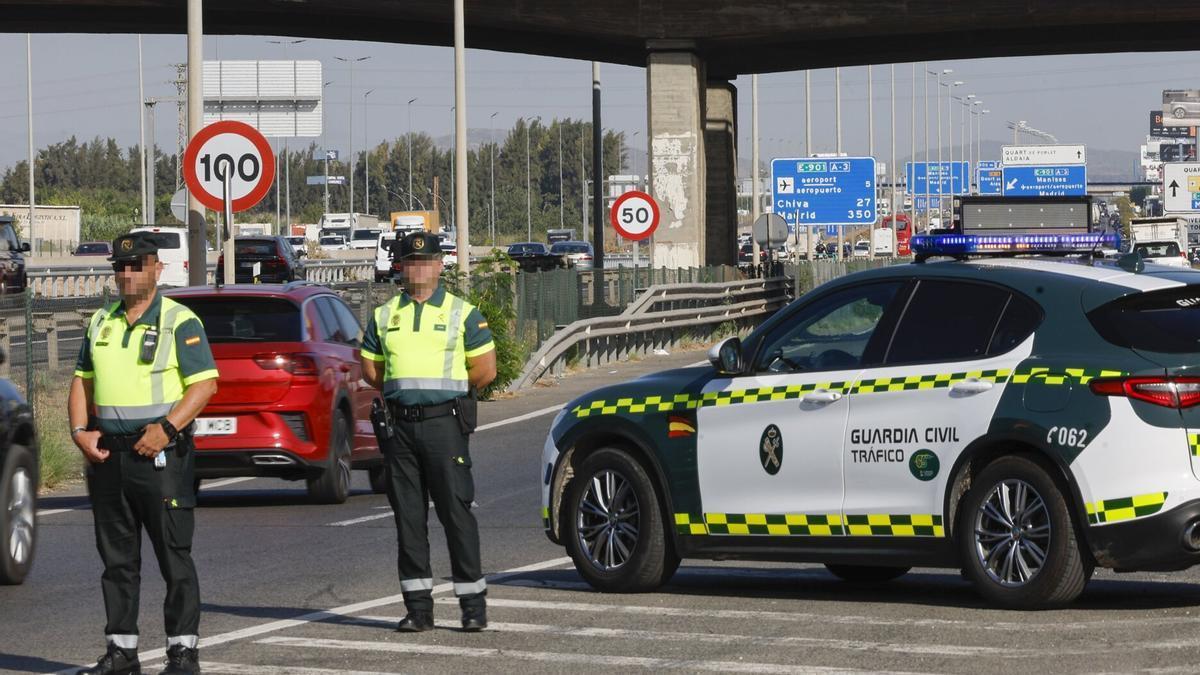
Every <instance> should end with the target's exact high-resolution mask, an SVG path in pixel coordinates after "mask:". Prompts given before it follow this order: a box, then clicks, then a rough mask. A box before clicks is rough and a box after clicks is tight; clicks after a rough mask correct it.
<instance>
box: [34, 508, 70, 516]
mask: <svg viewBox="0 0 1200 675" xmlns="http://www.w3.org/2000/svg"><path fill="white" fill-rule="evenodd" d="M79 510H80V509H46V510H44V511H38V512H37V517H38V518H41V517H42V516H53V515H56V514H59V513H66V512H68V511H79Z"/></svg>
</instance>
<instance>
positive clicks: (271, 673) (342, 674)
mask: <svg viewBox="0 0 1200 675" xmlns="http://www.w3.org/2000/svg"><path fill="white" fill-rule="evenodd" d="M203 669H204V672H206V673H222V674H224V675H400V674H399V673H390V672H384V671H378V670H346V669H344V668H338V669H337V670H333V669H330V668H303V667H300V666H251V665H246V664H242V663H213V662H212V661H205V662H204V665H203Z"/></svg>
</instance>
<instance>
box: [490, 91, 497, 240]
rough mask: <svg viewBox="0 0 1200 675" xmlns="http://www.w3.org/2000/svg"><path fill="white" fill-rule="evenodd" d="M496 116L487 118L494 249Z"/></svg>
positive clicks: (491, 228) (491, 223) (491, 226)
mask: <svg viewBox="0 0 1200 675" xmlns="http://www.w3.org/2000/svg"><path fill="white" fill-rule="evenodd" d="M497 114H498V113H492V114H491V116H490V117H489V122H490V125H491V130H490V131H491V136H492V153H491V154H492V157H491V169H490V173H491V184H492V195H491V205H490V207H491V208H490V211H491V217H490V218H489V221H488V225H489V228H490V230H491V234H492V248H495V247H496V115H497Z"/></svg>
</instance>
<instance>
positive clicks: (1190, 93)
mask: <svg viewBox="0 0 1200 675" xmlns="http://www.w3.org/2000/svg"><path fill="white" fill-rule="evenodd" d="M1162 94H1163V95H1162V102H1163V106H1162V115H1163V116H1162V123H1163V126H1168V127H1180V126H1182V127H1190V126H1195V125H1196V124H1198V123H1200V89H1164V90H1163V93H1162Z"/></svg>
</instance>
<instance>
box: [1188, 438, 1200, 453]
mask: <svg viewBox="0 0 1200 675" xmlns="http://www.w3.org/2000/svg"><path fill="white" fill-rule="evenodd" d="M1188 447H1189V448H1191V449H1192V456H1193V457H1200V434H1188Z"/></svg>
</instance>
